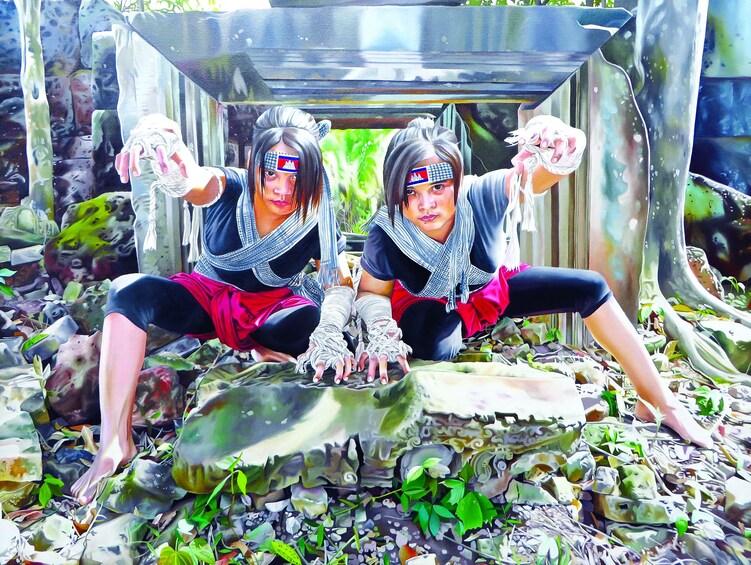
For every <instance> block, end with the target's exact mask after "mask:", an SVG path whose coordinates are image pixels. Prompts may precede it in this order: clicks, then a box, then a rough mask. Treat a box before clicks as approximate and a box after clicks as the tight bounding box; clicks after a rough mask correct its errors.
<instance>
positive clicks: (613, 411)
mask: <svg viewBox="0 0 751 565" xmlns="http://www.w3.org/2000/svg"><path fill="white" fill-rule="evenodd" d="M600 398H602V399H603V400H604V401H605V402H607V403H608V416H613V417H614V418H617V417H618V400H617V395H616V393H615V391H612V390H603V391H602V394H600Z"/></svg>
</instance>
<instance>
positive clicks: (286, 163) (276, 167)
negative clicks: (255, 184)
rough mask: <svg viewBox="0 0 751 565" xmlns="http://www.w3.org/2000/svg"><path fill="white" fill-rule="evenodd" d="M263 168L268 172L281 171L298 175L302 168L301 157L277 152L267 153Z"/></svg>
mask: <svg viewBox="0 0 751 565" xmlns="http://www.w3.org/2000/svg"><path fill="white" fill-rule="evenodd" d="M263 166H264V167H265V168H266V170H267V171H268V170H271V171H281V172H283V173H296V172H297V171H298V169H299V167H300V157H298V156H297V155H287V154H286V153H277V152H276V151H267V152H266V155H264V157H263Z"/></svg>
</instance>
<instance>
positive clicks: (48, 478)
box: [44, 473, 65, 488]
mask: <svg viewBox="0 0 751 565" xmlns="http://www.w3.org/2000/svg"><path fill="white" fill-rule="evenodd" d="M44 482H45V483H47V484H48V485H54V486H57V487H60V488H62V487H64V486H65V483H64V482H63V481H61V480H60V479H58V478H57V477H55V476H54V475H50V474H49V473H45V474H44Z"/></svg>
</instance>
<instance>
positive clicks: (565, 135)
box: [511, 121, 578, 175]
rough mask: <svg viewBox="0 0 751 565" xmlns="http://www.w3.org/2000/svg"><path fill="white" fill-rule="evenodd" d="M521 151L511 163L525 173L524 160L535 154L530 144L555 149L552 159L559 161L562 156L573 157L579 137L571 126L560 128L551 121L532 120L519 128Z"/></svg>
mask: <svg viewBox="0 0 751 565" xmlns="http://www.w3.org/2000/svg"><path fill="white" fill-rule="evenodd" d="M517 136H518V138H519V141H518V145H519V153H517V154H516V155H515V156H514V158H513V159H511V163H512V164H513V165H514V172H516V173H517V174H520V175H521V174H523V173H524V161H526V160H527V158H529V157H532V156H533V155H534V152H533V150H531V149H530V146H537V147H539V148H540V149H553V155H552V156H551V158H550V161H551V162H552V163H553V164H555V163H558V162H559V161H560V160H561V158H562V157H564V156H565V157H567V158H569V157H571V156H572V155H573V154H574V153H575V152H576V149H577V143H578V138H577V136H576V134H575V130H574V129H573V128H570V127H565V128H559V127H556V126H555V125H553V124H550V123H546V122H543V123H534V122H532V121H530V124H528V125H527V127H525V128H523V129H521V130H518V131H517Z"/></svg>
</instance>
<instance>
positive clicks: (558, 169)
mask: <svg viewBox="0 0 751 565" xmlns="http://www.w3.org/2000/svg"><path fill="white" fill-rule="evenodd" d="M507 141H510V142H512V143H518V144H519V146H520V151H519V153H518V154H517V156H516V157H514V159H513V164H514V168H513V169H503V170H497V171H492V172H490V173H487V174H485V175H482V176H479V177H478V176H466V177H464V176H463V173H462V171H463V162H462V157H461V154H460V152H459V148H458V146H457V141H456V137H455V136H454V134H453V133H452V132H451V131H450V130H448V129H446V128H443V127H439V126H434V125H433V123H432V122H431V121H429V120H424V119H417V120H414V121H413V122H411V123H410V125H409V126H408V127H407V128H406V129H404V130H402V131H400V132H398V133H397V134H396V136H395V137H394V138H393V139H392V141H391V143H390V144H389V148H388V151H387V153H386V157H385V161H384V175H383V178H384V187H385V201H386V205H385V206H384V207H383V208H381V209H380V210H379V212H378V213H377V215H376V217H375V219H374V222H373V227H372V229H371V231H370V233H369V235H368V238H367V240H366V242H365V248H364V251H363V256H362V260H361V265H362V268H363V273H362V278H361V280H360V284H359V287H358V298H357V301H356V302H355V306H356V308H357V311H358V312H359V314H360V316H361V317H362V319H363V321H364V322H365V324H366V326H367V334H368V339H369V342H368V343H367V345H366V346H364V345H362V344H361V346H360V350H361V354H360V355H359V356H358V365H359V367H360V369H363V368H364V367H365V364H366V363H368V372H367V380H368V381H372V380H373V379H374V378H375V373H376V370H377V369H378V371H379V375H380V379H381V381H382V382H387V381H388V376H387V372H386V370H387V367H386V364H387V362H389V361H398V362H399V363H400V364H401V366H402V368H403V369H404V371H405V372H406V371H408V370H409V367H408V364H407V355H409V354H410V353H411V354H412V355H413V356H414V357H417V358H421V359H430V360H448V359H451V358H453V357H454V356H455V355H456V354H457V353H458V352H459V351H460V349H461V347H462V338H464V337H469V336H471V335H473V334H475V333H477V332H479V331H480V330H482V329H483V328H484V327H485V326H488V325H491V324H494V323H496V321H497V320H498V318H499V316H501V315H505V316H510V317H522V316H533V315H540V314H550V313H555V312H578V313H579V314H580V315H581V316H582V318H583V319H584V323H585V324H586V326H587V329H588V330H589V331H590V332H591V334H592V335H593V336H594V338H595V339H596V340H597V341H598V342H599V343H600V344H601V345H602V346H603V347H604V348H605V349H607V350H608V351H609V352H610V353H611V354H612V355H613V356H614V357H615V358H616V359H617V360H618V362H619V363H620V364H621V366H622V367H623V369H624V371H625V372H626V374H627V375H628V376H629V378H630V379H631V381H632V382H633V383H634V386H635V387H636V390H637V393H638V394H639V396H640V397H641V398H643V399H645V400H646V401H648V402H649V403H651V404H652V405H653V406H656V407H657V408H659V410H660V411H661V412H662V414H664V420H663V422H664V423H665V424H667V425H668V426H670V427H671V428H672V429H673V430H675V431H676V432H678V434H679V435H680V436H681V437H683V438H684V439H687V440H690V441H693V442H695V443H697V444H698V445H701V446H710V445H711V444H712V439H711V437H710V435H709V433H708V432H707V431H706V430H704V429H703V428H702V427H701V426H699V425H698V424H697V423H696V422H695V421H694V420H693V418H692V417H691V415H690V413H689V412H688V410H687V409H686V408H685V407H684V406H683V405H682V404H681V403H680V402H679V401H678V400H677V399H676V397H675V396H674V395H673V394H672V393H671V392H670V390H669V389H668V388H667V386H666V385H665V384H664V382H663V381H662V380H661V379H660V376H659V373H658V372H657V370H656V368H655V366H654V364H653V363H652V361H651V359H650V357H649V355H648V353H647V351H646V349H645V348H644V346H643V344H642V342H641V339H640V338H639V335H638V334H637V333H636V330H635V329H634V327H633V326H632V325H631V323H630V322H629V320H628V318H627V317H626V316H625V314H624V313H623V311H622V310H621V308H620V307H619V305H618V303H617V302H616V301H615V299H614V298H613V296H612V294H611V292H610V290H609V288H608V286H607V283H606V282H605V280H604V279H603V277H602V276H601V275H600V274H599V273H595V272H592V271H585V270H577V269H562V268H552V267H530V266H528V265H524V264H520V263H519V243H518V229H519V226H520V225H521V227H522V228H523V229H534V214H533V210H532V207H531V201H532V198H533V196H534V195H535V194H540V193H543V192H545V191H546V190H548V189H549V188H550V187H551V186H552V185H553V184H555V183H556V182H558V181H559V180H560V179H561V178H563V176H565V175H568V174H570V173H571V172H573V171H574V170H575V169H576V168H577V167H578V165H579V163H580V161H581V156H582V153H583V152H584V148H585V145H586V139H585V137H584V133H583V132H582V131H581V130H578V129H575V128H571V127H570V126H568V125H566V124H564V123H563V122H562V121H560V120H559V119H557V118H553V117H551V116H538V117H536V118H533V119H532V120H530V122H529V123H528V125H527V126H526V127H525V128H524V129H521V130H517V131H515V132H513V134H512V137H510V138H509V139H508V140H507ZM538 165H541V166H538ZM637 414H638V415H639V416H640V417H642V418H645V419H646V418H648V417H649V411H648V410H647V408H646V407H645V406H644V405H643V404H642V403H641V402H640V403H638V404H637Z"/></svg>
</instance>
